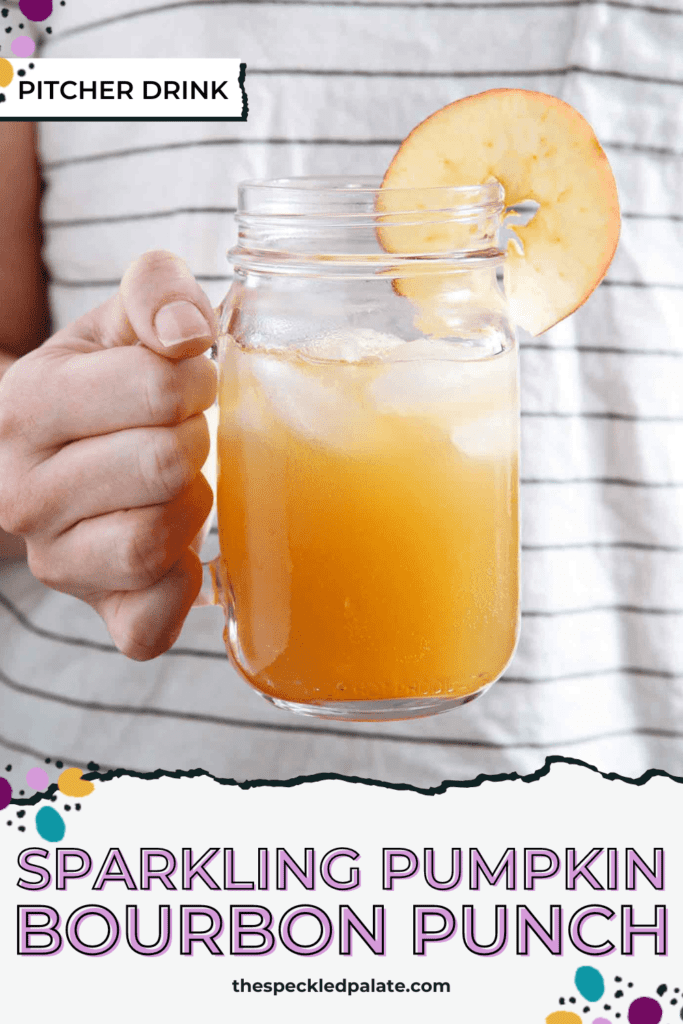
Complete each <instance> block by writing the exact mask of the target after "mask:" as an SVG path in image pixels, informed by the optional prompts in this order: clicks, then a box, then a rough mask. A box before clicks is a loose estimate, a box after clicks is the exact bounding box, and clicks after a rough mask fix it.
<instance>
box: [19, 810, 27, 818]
mask: <svg viewBox="0 0 683 1024" xmlns="http://www.w3.org/2000/svg"><path fill="white" fill-rule="evenodd" d="M25 814H26V811H17V818H23V817H24V815H25Z"/></svg>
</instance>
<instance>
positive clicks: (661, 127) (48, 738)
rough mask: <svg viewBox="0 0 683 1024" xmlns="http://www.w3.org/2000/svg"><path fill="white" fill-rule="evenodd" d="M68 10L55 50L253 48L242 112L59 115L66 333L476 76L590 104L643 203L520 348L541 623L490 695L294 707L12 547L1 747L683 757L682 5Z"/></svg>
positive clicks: (368, 764) (428, 774)
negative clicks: (122, 643) (131, 284)
mask: <svg viewBox="0 0 683 1024" xmlns="http://www.w3.org/2000/svg"><path fill="white" fill-rule="evenodd" d="M55 11H56V13H55V15H54V16H53V18H52V19H51V20H50V21H49V22H48V23H46V24H47V25H48V27H51V28H52V31H51V32H50V33H46V32H45V27H43V28H42V29H41V36H42V39H43V49H42V51H41V52H42V54H43V55H44V56H51V57H81V56H82V57H93V56H118V55H124V54H125V55H129V56H183V55H192V56H198V55H203V56H207V57H217V56H221V55H227V56H234V57H239V58H240V59H242V60H244V61H246V62H247V78H246V86H247V92H248V95H249V107H250V113H249V120H248V122H247V123H246V124H235V123H231V124H224V125H221V124H212V123H167V124H163V123H159V124H143V123H139V124H137V123H123V124H107V123H93V124H62V123H53V124H49V123H45V124H43V125H41V127H40V148H41V159H42V164H43V169H44V175H45V179H46V183H47V189H46V192H45V199H44V208H43V214H44V224H45V257H46V261H47V265H48V268H49V272H50V275H51V279H52V283H51V300H52V308H53V316H54V322H55V326H62V325H63V324H65V323H66V322H68V321H70V320H72V319H73V318H74V317H76V316H78V315H79V314H81V313H82V312H83V311H85V310H86V309H88V308H90V307H92V306H93V305H94V304H96V303H99V302H101V301H102V300H103V299H105V298H106V297H107V296H108V295H109V294H110V293H111V291H112V289H114V288H115V286H116V282H117V280H118V278H119V277H120V275H121V273H122V271H123V270H124V268H125V266H126V264H127V263H128V262H129V261H130V260H131V259H132V258H133V257H135V256H136V255H137V254H139V253H140V252H142V251H144V250H145V249H148V248H153V247H154V248H157V247H163V248H168V249H172V250H174V251H175V252H177V253H179V254H180V255H181V256H183V257H184V258H185V259H186V260H187V261H188V263H189V264H190V266H191V268H192V269H193V271H194V272H195V273H196V275H197V276H198V278H199V280H200V281H201V282H202V283H203V284H204V285H205V287H206V290H207V292H208V293H209V295H210V297H211V299H212V300H213V301H214V302H217V301H218V300H219V299H220V298H221V297H222V295H223V294H224V292H225V291H226V289H227V287H228V275H229V267H228V264H227V262H226V258H225V252H226V249H227V248H228V247H229V246H230V245H231V244H232V241H233V238H234V229H233V222H232V211H233V208H234V205H235V196H236V184H237V182H238V181H239V180H241V179H243V178H247V177H274V176H284V175H290V174H326V173H340V174H344V173H354V172H368V173H377V174H381V173H382V171H383V170H384V169H385V168H386V166H387V164H388V162H389V160H390V158H391V156H392V154H393V153H394V151H395V148H396V146H397V144H398V143H399V142H400V140H401V139H402V138H403V137H404V136H405V135H406V134H407V132H408V131H409V130H410V129H411V128H412V127H413V126H414V125H415V124H417V122H418V121H420V120H422V119H423V118H424V117H425V116H427V115H428V114H429V113H431V112H432V111H433V110H436V109H437V108H438V107H440V106H442V105H444V104H445V103H448V102H450V101H452V100H455V99H457V98H459V97H461V96H465V95H467V94H469V93H474V92H479V91H481V90H483V89H487V88H493V87H499V86H518V87H522V88H530V89H538V90H541V91H544V92H548V93H552V94H554V95H557V96H560V97H561V98H562V99H564V100H567V101H568V102H570V103H571V104H573V105H574V106H575V107H576V108H577V109H578V110H580V111H581V112H582V113H583V114H584V115H585V116H586V117H587V118H588V120H589V121H590V122H591V124H592V125H593V127H594V129H595V131H596V132H597V134H598V136H599V138H600V139H601V140H602V142H603V144H604V147H605V150H606V152H607V154H608V157H609V159H610V161H611V163H612V166H613V168H614V172H615V175H616V178H617V182H618V186H619V191H620V197H621V204H622V208H623V213H624V220H623V233H622V239H621V243H620V246H619V250H618V252H617V255H616V258H615V260H614V263H613V265H612V267H611V269H610V271H609V274H608V277H607V279H606V280H605V282H604V283H603V284H602V285H601V286H600V288H599V289H598V290H597V292H596V293H595V294H594V295H593V297H592V298H591V299H590V301H589V303H588V304H587V305H586V306H585V307H583V308H582V309H581V310H579V311H578V312H577V313H576V314H575V315H574V316H573V317H571V318H570V319H569V320H568V321H565V322H564V323H562V324H560V325H559V326H558V327H556V328H555V329H553V330H552V331H550V332H548V333H547V334H546V335H544V336H542V337H540V338H537V339H530V338H528V337H522V339H521V341H522V394H523V414H522V415H523V420H522V425H523V433H522V437H523V471H522V476H523V486H522V495H523V629H522V639H521V642H520V645H519V649H518V652H517V655H516V657H515V659H514V661H513V663H512V665H511V666H510V668H509V670H508V672H507V674H506V676H505V677H504V679H503V680H501V682H499V683H498V684H497V685H496V686H495V687H494V688H493V690H492V691H491V693H490V694H488V695H487V696H486V697H485V698H484V699H482V700H481V701H478V702H476V703H474V704H473V705H470V706H468V707H465V708H462V709H460V710H459V711H456V712H454V713H452V714H450V715H446V716H441V717H436V718H433V719H425V720H422V721H416V722H410V723H393V724H386V725H359V724H352V725H348V726H344V725H337V724H334V725H332V724H331V723H326V722H319V723H317V722H314V721H306V720H301V719H296V718H294V717H287V715H285V714H284V713H282V712H279V711H276V710H274V709H272V708H270V707H269V706H268V705H267V704H265V702H262V701H261V699H260V698H259V697H258V696H257V695H256V694H255V693H252V692H251V691H250V689H249V688H248V687H247V686H246V685H244V684H243V683H242V682H241V681H240V680H239V679H238V678H237V676H236V674H235V673H234V672H233V671H232V670H231V669H230V668H229V667H228V665H227V664H226V661H225V658H224V652H223V646H222V640H221V628H222V621H221V613H220V612H219V611H218V610H217V609H205V610H201V611H196V612H193V613H192V614H191V615H190V617H189V619H188V621H187V623H186V625H185V628H184V631H183V633H182V635H181V637H180V639H179V641H178V643H177V644H176V647H175V648H174V649H173V650H172V651H171V652H169V654H168V655H166V656H164V657H162V658H160V659H158V660H156V661H154V662H152V663H149V664H144V665H138V664H133V663H130V662H128V661H126V660H125V659H124V658H123V657H122V656H121V655H119V654H118V653H116V652H115V651H114V650H113V648H112V647H111V644H110V642H109V639H108V637H107V635H106V631H105V630H104V627H103V625H102V624H101V622H100V621H99V619H98V618H97V616H96V615H95V614H94V613H93V612H91V611H90V609H89V608H87V607H86V606H84V605H82V604H80V603H79V602H77V601H75V600H72V599H70V598H68V597H65V596H63V595H60V594H56V593H52V592H50V591H49V590H46V589H45V588H44V587H42V586H41V585H40V584H38V583H37V582H35V581H34V580H33V579H32V578H31V576H30V575H29V573H28V571H27V569H26V568H25V566H24V565H23V564H19V563H13V564H11V565H6V566H5V567H4V568H2V569H1V570H0V630H1V638H2V640H1V646H0V757H4V758H6V759H7V761H8V763H13V764H14V765H16V766H26V767H28V766H30V764H32V763H34V762H35V759H36V758H39V757H40V758H43V757H48V756H49V757H51V758H52V759H53V762H54V759H55V758H60V759H61V760H63V761H64V762H67V761H68V762H69V763H70V764H77V765H78V764H86V763H87V762H88V761H89V760H91V759H92V760H95V761H96V762H97V763H99V764H100V765H101V766H103V767H104V766H121V767H127V768H133V769H137V770H152V769H156V768H167V769H177V768H193V767H203V768H205V769H207V770H209V771H210V772H212V773H214V774H216V775H219V776H222V777H232V778H237V779H244V778H259V777H261V778H289V777H292V776H296V775H301V774H310V773H315V772H341V773H344V774H347V775H355V776H361V777H372V778H377V779H382V780H386V781H393V782H408V783H412V784H413V785H417V786H429V785H434V784H438V783H439V782H440V781H441V780H443V779H445V778H453V779H457V778H468V777H473V776H475V775H477V774H479V773H481V772H486V773H489V774H492V773H500V772H512V771H517V772H521V773H527V772H529V771H532V770H534V769H536V768H537V767H539V766H540V765H542V764H543V762H544V759H545V757H546V756H547V755H550V754H565V755H567V756H572V757H577V758H580V759H582V760H585V761H587V762H590V763H591V764H594V765H596V766H597V767H599V768H600V769H601V770H603V771H614V772H618V773H621V774H623V775H628V776H637V775H639V774H641V773H642V772H644V771H645V770H647V769H649V768H664V769H667V770H668V771H670V772H672V773H673V774H676V775H679V776H681V775H683V330H682V325H683V142H682V141H681V140H682V139H683V7H681V4H680V2H679V0H657V2H656V3H639V2H637V0H634V2H632V3H631V2H621V0H618V2H617V0H609V2H592V0H590V2H589V0H557V2H552V3H548V2H537V0H519V2H516V0H491V2H486V0H468V2H458V0H443V2H442V0H430V2H428V3H420V2H419V0H346V2H345V0H255V2H250V3H245V2H237V0H175V2H166V3H164V2H154V0H98V4H97V5H96V7H95V5H93V4H89V3H86V2H85V0H69V3H68V4H67V5H66V6H65V7H64V8H60V7H59V6H58V5H55ZM11 18H14V19H15V21H16V20H17V19H18V15H17V14H15V13H14V12H13V13H12V15H11ZM10 20H11V19H10Z"/></svg>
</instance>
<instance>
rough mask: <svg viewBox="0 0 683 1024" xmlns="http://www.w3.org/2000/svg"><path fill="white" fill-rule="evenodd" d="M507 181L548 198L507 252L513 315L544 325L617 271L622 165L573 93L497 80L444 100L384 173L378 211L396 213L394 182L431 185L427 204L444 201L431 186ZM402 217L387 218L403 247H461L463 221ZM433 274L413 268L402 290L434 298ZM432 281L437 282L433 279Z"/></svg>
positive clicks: (509, 190) (510, 190)
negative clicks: (611, 157) (403, 220)
mask: <svg viewBox="0 0 683 1024" xmlns="http://www.w3.org/2000/svg"><path fill="white" fill-rule="evenodd" d="M494 179H495V180H497V181H498V182H500V184H501V185H502V187H503V189H504V191H505V204H506V206H507V207H511V206H514V205H515V204H518V203H521V202H523V201H525V200H534V201H535V202H537V203H538V204H539V209H538V211H537V212H536V214H535V216H534V217H533V219H532V220H531V221H530V222H529V223H528V224H527V225H525V226H515V228H514V230H515V232H516V234H517V235H518V237H519V238H520V240H521V242H522V245H523V250H524V251H523V252H522V251H520V249H519V246H517V245H516V244H515V243H514V240H511V241H510V242H509V243H508V255H507V259H506V261H505V272H504V273H505V278H504V280H505V291H506V295H507V298H508V302H509V306H510V311H511V315H512V319H513V320H514V322H515V323H516V324H518V325H519V326H520V327H523V328H524V329H525V330H527V331H528V332H529V333H530V334H532V335H538V334H541V333H542V332H543V331H547V330H548V328H550V327H552V326H553V325H554V324H556V323H558V322H559V321H560V320H563V319H564V318H565V317H566V316H569V314H570V313H573V312H574V310H575V309H577V308H578V306H580V305H581V304H582V303H584V302H585V301H586V299H587V298H588V296H589V295H590V294H591V292H592V291H593V290H594V289H595V288H596V287H597V285H598V284H599V283H600V281H601V280H602V278H603V277H604V276H605V273H606V272H607V268H608V267H609V265H610V262H611V261H612V257H613V256H614V252H615V250H616V247H617V242H618V240H619V228H620V216H619V200H618V196H617V188H616V184H615V181H614V175H613V174H612V169H611V168H610V165H609V163H608V161H607V157H606V156H605V154H604V152H603V150H602V148H601V147H600V143H599V142H598V140H597V138H596V137H595V134H594V133H593V130H592V128H591V127H590V125H589V124H588V122H587V121H586V120H585V119H584V118H583V117H582V116H581V114H579V113H578V111H576V110H574V108H573V107H571V106H569V104H568V103H565V102H564V101H563V100H560V99H558V98H557V97H556V96H548V95H546V94H545V93H540V92H531V91H527V90H524V89H492V90H490V91H488V92H483V93H479V94H477V95H475V96H467V97H466V98H465V99H462V100H458V101H456V102H455V103H451V104H449V105H448V106H447V107H443V109H442V110H438V111H437V112H436V113H435V114H432V115H431V117H428V118H427V119H426V120H425V121H423V122H422V123H421V124H419V125H418V126H417V128H415V129H414V130H413V131H412V132H411V133H410V135H409V136H408V137H407V139H406V140H405V142H403V143H402V145H401V146H400V148H399V150H398V152H397V153H396V156H395V157H394V159H393V160H392V162H391V164H390V166H389V169H388V171H387V173H386V175H385V177H384V181H383V182H382V189H381V191H380V194H379V200H378V204H377V208H378V211H379V212H381V213H383V214H388V215H391V214H392V212H397V211H398V210H399V209H400V207H401V205H402V203H403V198H404V197H399V194H398V193H393V194H392V190H393V189H405V188H420V189H423V190H424V191H423V192H422V193H421V195H420V202H419V205H420V207H422V206H424V208H425V210H430V209H434V208H435V206H434V204H435V203H436V202H437V200H436V199H435V198H434V195H435V194H434V193H431V194H430V192H429V189H430V188H433V187H436V186H450V187H454V186H464V185H473V184H480V183H486V182H489V181H492V180H494ZM399 221H400V218H397V222H396V223H394V224H392V223H391V216H389V217H388V218H387V219H385V222H384V223H383V225H382V226H381V227H380V228H379V229H378V234H379V238H380V241H381V244H382V246H383V247H384V249H385V250H387V251H388V252H393V253H407V252H413V253H416V254H417V253H435V252H442V253H447V252H448V251H449V249H450V250H451V251H453V250H457V249H462V248H463V245H462V241H463V237H462V236H463V231H464V228H463V225H462V224H458V223H457V222H455V223H453V225H452V226H449V225H448V224H447V223H446V224H444V223H442V222H440V223H439V224H438V230H435V228H436V227H437V225H435V224H434V223H430V222H429V219H428V218H427V223H424V224H422V223H420V224H414V223H413V224H410V225H407V224H400V222H399ZM427 281H428V278H426V277H422V278H421V277H420V276H417V277H412V278H408V277H406V278H402V279H400V280H399V281H398V282H397V289H398V290H399V291H400V292H401V293H402V294H404V295H407V296H408V297H409V298H411V299H413V301H415V302H416V303H417V304H418V305H420V304H423V303H426V302H428V295H427V294H426V288H427V287H429V285H428V284H427ZM431 287H432V289H433V282H432V285H431Z"/></svg>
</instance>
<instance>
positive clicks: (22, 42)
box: [12, 36, 36, 57]
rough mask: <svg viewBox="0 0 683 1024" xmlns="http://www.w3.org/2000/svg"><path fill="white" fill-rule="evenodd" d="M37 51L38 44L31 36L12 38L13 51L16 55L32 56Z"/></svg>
mask: <svg viewBox="0 0 683 1024" xmlns="http://www.w3.org/2000/svg"><path fill="white" fill-rule="evenodd" d="M35 52H36V44H35V43H34V42H33V40H32V39H31V37H30V36H17V38H16V39H13V40H12V53H13V54H14V56H15V57H32V56H33V54H34V53H35Z"/></svg>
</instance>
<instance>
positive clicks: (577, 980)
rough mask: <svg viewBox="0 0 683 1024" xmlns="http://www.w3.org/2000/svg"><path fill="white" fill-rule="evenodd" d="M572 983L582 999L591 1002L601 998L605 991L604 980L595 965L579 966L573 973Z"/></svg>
mask: <svg viewBox="0 0 683 1024" xmlns="http://www.w3.org/2000/svg"><path fill="white" fill-rule="evenodd" d="M574 984H575V985H576V987H577V988H578V990H579V992H580V993H581V995H582V996H583V997H584V999H588V1000H590V1002H591V1003H594V1002H596V1000H598V999H601V998H602V996H603V994H604V992H605V982H604V980H603V977H602V974H600V971H597V970H596V969H595V967H579V969H578V971H577V972H576V974H575V975H574Z"/></svg>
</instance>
